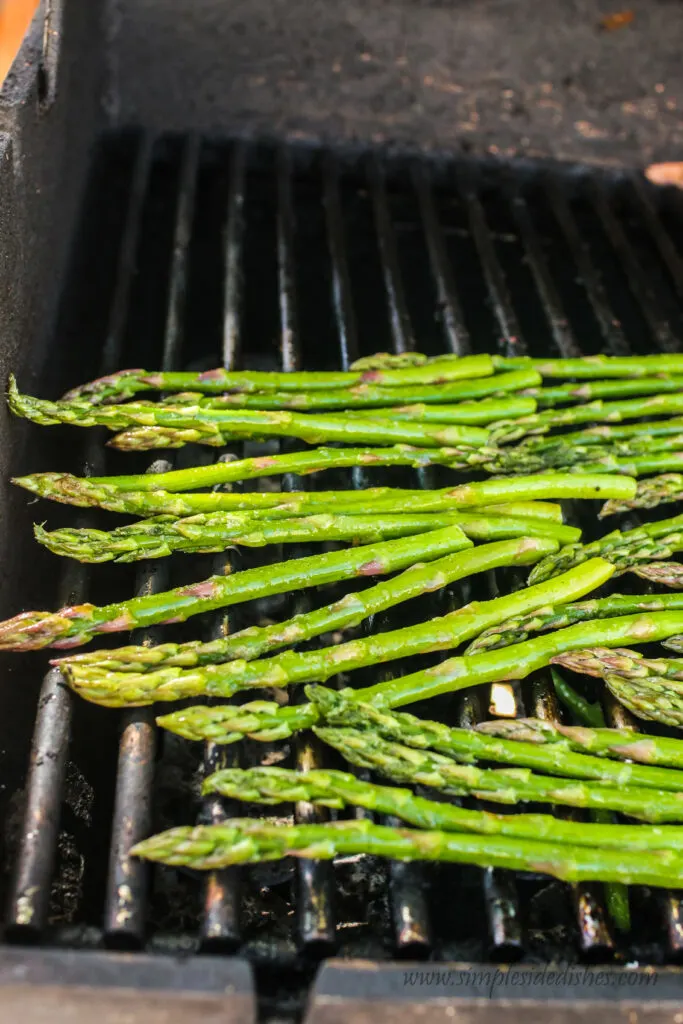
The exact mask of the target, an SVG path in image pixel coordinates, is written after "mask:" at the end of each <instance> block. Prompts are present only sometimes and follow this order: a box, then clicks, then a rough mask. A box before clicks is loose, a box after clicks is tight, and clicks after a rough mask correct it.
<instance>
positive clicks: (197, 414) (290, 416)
mask: <svg viewBox="0 0 683 1024" xmlns="http://www.w3.org/2000/svg"><path fill="white" fill-rule="evenodd" d="M8 402H9V407H10V409H11V410H12V412H13V413H14V414H15V415H16V416H23V417H24V418H25V419H29V420H31V421H32V422H34V423H39V424H41V425H42V426H51V425H53V424H57V423H66V424H70V425H71V426H77V427H95V426H104V427H107V428H108V429H109V430H126V428H134V429H131V430H129V431H128V435H127V436H130V438H132V441H131V444H132V446H133V447H137V448H138V449H140V450H143V449H145V448H147V447H160V446H164V447H182V445H184V444H186V443H188V442H189V441H195V442H197V443H199V444H208V445H214V446H215V445H218V446H221V445H223V444H225V439H226V436H237V437H295V438H298V439H299V440H301V441H306V442H309V443H311V444H318V443H319V442H321V441H341V442H345V443H347V444H348V443H349V442H361V443H363V444H367V443H371V444H373V443H376V444H380V445H381V444H395V443H396V442H406V443H407V444H418V445H424V446H425V447H427V448H438V447H443V446H444V445H445V446H448V445H449V444H457V443H459V442H464V443H466V444H484V443H486V440H487V437H488V432H487V431H486V430H482V429H480V428H479V427H466V426H463V427H459V426H444V425H441V424H437V425H435V426H430V425H429V424H421V423H412V422H407V421H406V422H391V423H390V422H387V421H385V420H383V421H381V422H380V421H378V420H371V419H368V420H365V419H360V418H358V419H351V418H348V417H345V416H343V415H335V414H329V415H325V414H323V415H320V416H317V415H307V414H305V413H294V412H259V411H257V410H255V409H205V408H203V407H202V406H197V405H178V406H169V405H165V404H164V403H162V402H150V403H144V402H129V403H126V404H124V405H103V406H100V405H91V404H90V403H89V402H77V401H73V402H48V401H45V400H44V399H40V398H33V397H32V396H30V395H22V394H21V393H20V392H19V390H18V388H17V385H16V381H15V380H14V378H13V377H10V382H9V392H8ZM138 430H139V434H138V432H137V431H138ZM146 432H149V434H147V433H146ZM155 432H156V433H155ZM118 436H119V437H121V436H123V435H118ZM157 436H158V438H159V439H161V440H160V443H159V444H157V443H156V442H154V441H153V440H152V441H151V442H150V443H148V441H147V440H146V438H147V437H149V438H152V439H154V438H155V437H157ZM164 439H165V443H163V444H162V443H161V442H163V440H164ZM109 443H110V444H112V445H113V446H114V447H121V446H122V445H121V444H119V443H118V437H117V438H114V440H113V441H111V442H109ZM122 444H124V446H130V445H129V444H128V441H126V442H125V443H123V442H122Z"/></svg>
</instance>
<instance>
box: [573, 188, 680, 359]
mask: <svg viewBox="0 0 683 1024" xmlns="http://www.w3.org/2000/svg"><path fill="white" fill-rule="evenodd" d="M590 192H591V199H592V200H593V204H594V208H595V210H596V212H597V214H598V217H599V218H600V223H601V224H602V227H603V229H604V232H605V234H606V235H607V238H608V239H609V242H610V245H611V246H612V248H613V249H614V251H615V252H616V254H617V256H618V259H619V261H620V263H621V265H622V267H623V269H624V272H625V274H626V278H627V280H628V284H629V287H630V289H631V291H632V293H633V295H634V296H635V298H636V301H637V302H638V305H639V306H640V309H641V311H642V314H643V316H644V318H645V321H646V323H647V325H648V327H649V329H650V331H651V332H652V336H653V338H654V340H655V342H656V343H657V345H658V346H659V348H660V349H662V351H664V352H676V351H678V348H679V344H678V341H677V340H676V338H675V337H674V335H673V333H672V331H671V328H670V327H669V324H668V323H667V322H666V320H664V319H662V317H661V316H660V312H659V308H658V303H657V300H656V298H655V297H654V295H653V294H652V292H651V290H650V288H649V287H648V284H647V279H646V277H645V272H644V269H643V267H642V266H641V265H640V264H639V262H638V259H637V258H636V255H635V253H634V252H633V249H632V248H631V246H630V244H629V241H628V239H627V237H626V234H625V233H624V229H623V228H622V226H621V224H620V223H619V220H618V218H617V217H616V215H615V213H614V211H613V209H612V207H611V205H610V202H609V199H608V196H607V193H606V191H605V188H604V187H603V185H602V183H601V182H598V181H597V180H591V187H590Z"/></svg>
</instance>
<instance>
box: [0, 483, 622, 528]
mask: <svg viewBox="0 0 683 1024" xmlns="http://www.w3.org/2000/svg"><path fill="white" fill-rule="evenodd" d="M15 483H19V484H21V486H22V487H26V489H27V490H30V491H32V492H33V493H34V494H40V495H41V496H45V497H50V498H56V500H58V501H63V502H67V503H69V504H74V505H84V506H89V505H95V506H97V507H99V508H106V509H108V510H109V511H111V512H124V513H126V514H128V515H142V516H157V515H173V516H183V515H194V514H195V513H200V512H219V511H220V512H252V513H254V514H255V513H257V512H259V511H262V510H267V511H266V512H264V515H265V517H266V518H268V519H271V518H293V517H295V516H299V515H310V514H313V513H317V514H322V513H328V512H337V513H340V514H344V515H354V514H361V515H364V514H368V512H373V513H377V514H379V513H397V512H400V513H407V512H412V513H417V512H419V513H424V512H449V511H450V512H452V511H454V510H455V509H458V508H463V509H464V508H467V507H469V506H480V505H491V504H498V503H501V502H502V503H506V504H509V503H510V502H515V501H517V500H522V501H525V502H529V501H535V500H536V499H541V500H543V499H546V498H559V499H562V498H574V499H576V500H580V499H590V498H603V497H615V498H628V497H629V496H632V495H633V494H635V491H636V482H635V480H631V479H629V478H626V477H618V476H610V475H609V474H596V475H593V474H585V475H581V476H579V477H577V476H574V475H573V474H571V473H546V474H542V473H538V474H533V475H531V476H518V477H506V478H504V479H495V480H480V481H478V482H477V483H471V484H461V485H460V486H458V487H445V488H441V489H439V490H432V491H424V490H406V489H402V488H392V487H375V488H368V489H367V490H360V491H289V492H287V493H284V494H283V493H281V492H280V491H256V492H253V491H251V492H244V493H241V492H218V493H213V494H195V493H194V492H189V493H187V494H178V493H175V492H174V493H170V492H167V491H163V490H154V491H148V490H139V491H121V490H119V489H118V488H116V487H109V485H108V484H106V483H93V482H92V481H89V480H87V479H80V478H79V477H73V476H69V475H68V474H66V473H65V474H47V473H40V474H36V475H34V476H32V477H23V478H21V479H17V480H15Z"/></svg>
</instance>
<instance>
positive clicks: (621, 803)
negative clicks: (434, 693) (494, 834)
mask: <svg viewBox="0 0 683 1024" xmlns="http://www.w3.org/2000/svg"><path fill="white" fill-rule="evenodd" d="M314 731H315V734H316V735H317V736H318V737H320V739H322V740H323V741H324V742H325V743H327V744H328V745H329V746H331V747H334V749H335V750H338V751H339V752H340V753H341V754H342V756H343V757H344V758H345V759H346V760H347V761H349V762H350V763H351V764H355V765H357V766H358V767H360V768H365V769H367V770H369V771H377V772H379V773H380V774H381V775H383V776H384V777H385V778H388V779H391V780H392V781H393V782H398V783H401V784H409V785H413V786H414V785H423V786H430V787H432V788H434V789H439V790H441V792H442V793H444V794H446V795H448V796H474V797H477V798H479V799H483V800H491V801H493V802H494V803H503V804H517V803H526V802H527V801H532V802H534V803H536V802H538V803H550V804H561V805H564V806H567V807H587V808H601V809H604V810H610V811H620V812H621V813H622V814H628V815H629V817H632V818H637V819H639V820H641V821H650V822H675V821H683V799H681V794H680V792H675V793H673V792H667V791H663V792H658V791H657V790H656V789H650V788H649V787H640V786H629V787H623V786H614V785H610V784H608V783H605V782H583V781H579V780H578V779H558V778H552V777H550V776H548V775H534V774H533V772H531V771H529V770H528V769H526V768H476V767H474V766H473V765H471V764H456V762H455V761H452V760H451V759H450V758H449V757H444V756H442V755H441V754H437V753H434V752H433V751H431V750H417V749H416V748H415V747H406V746H404V745H403V744H401V743H396V742H394V741H390V740H385V739H382V738H381V737H380V736H378V735H377V733H375V732H373V731H372V730H369V729H349V728H330V727H322V728H321V727H316V728H315V730H314Z"/></svg>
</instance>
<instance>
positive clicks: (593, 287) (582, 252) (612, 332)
mask: <svg viewBox="0 0 683 1024" xmlns="http://www.w3.org/2000/svg"><path fill="white" fill-rule="evenodd" d="M545 189H546V194H547V196H548V200H549V205H550V208H551V209H552V211H553V214H554V216H555V220H556V222H557V224H558V226H559V228H560V230H561V232H562V235H563V237H564V241H565V243H566V244H567V247H568V249H569V251H570V252H571V255H572V258H573V260H574V263H575V264H576V267H577V270H578V272H579V273H578V280H579V281H580V282H581V284H582V285H583V287H584V289H585V291H586V294H587V296H588V299H589V301H590V304H591V307H592V309H593V313H594V315H595V318H596V320H597V321H598V324H599V325H600V328H601V330H602V334H603V337H604V339H605V345H606V351H607V352H608V353H609V354H610V355H617V356H618V355H622V356H623V355H629V354H630V351H631V350H630V348H629V346H628V343H627V341H626V338H625V337H624V333H623V331H622V329H621V324H620V323H619V321H618V320H617V318H616V317H615V316H614V312H613V311H612V309H611V308H610V303H609V299H608V298H607V293H606V291H605V286H604V285H603V283H602V275H601V273H600V271H599V270H598V269H597V267H596V266H595V263H594V262H593V258H592V256H591V252H590V248H589V246H588V243H587V242H586V241H585V240H584V239H583V238H582V236H581V232H580V231H579V228H578V226H577V223H576V221H575V219H574V217H573V215H572V213H571V211H570V209H569V204H568V203H567V201H566V199H565V196H564V193H563V191H562V190H561V189H560V188H558V186H557V183H556V182H555V181H554V180H552V179H546V181H545Z"/></svg>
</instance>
